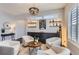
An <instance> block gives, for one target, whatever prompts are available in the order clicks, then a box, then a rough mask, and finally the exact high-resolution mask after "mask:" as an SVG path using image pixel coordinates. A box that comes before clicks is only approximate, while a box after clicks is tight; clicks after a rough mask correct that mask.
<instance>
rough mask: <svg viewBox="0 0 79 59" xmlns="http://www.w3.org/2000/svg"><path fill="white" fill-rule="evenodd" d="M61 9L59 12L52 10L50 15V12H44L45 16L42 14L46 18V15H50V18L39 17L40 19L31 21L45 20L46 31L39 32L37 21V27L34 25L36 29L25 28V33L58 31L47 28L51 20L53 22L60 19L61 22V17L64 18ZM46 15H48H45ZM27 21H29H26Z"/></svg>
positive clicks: (56, 28)
mask: <svg viewBox="0 0 79 59" xmlns="http://www.w3.org/2000/svg"><path fill="white" fill-rule="evenodd" d="M63 12H64V11H63V9H59V10H52V13H51V11H50V12H49V13H50V14H49V13H48V12H46V13H45V14H43V15H44V16H48V15H52V16H53V17H52V18H46V17H44V16H43V17H41V16H40V19H36V18H35V19H33V20H41V19H46V29H45V30H40V29H39V21H38V23H37V25H36V28H28V27H27V26H26V31H27V32H40V31H43V32H56V30H58V27H49V23H48V22H49V21H50V20H51V19H55V20H59V19H61V20H63V17H64V14H63ZM47 13H48V14H47ZM28 20H29V19H28Z"/></svg>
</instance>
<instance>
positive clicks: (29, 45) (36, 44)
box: [27, 41, 41, 48]
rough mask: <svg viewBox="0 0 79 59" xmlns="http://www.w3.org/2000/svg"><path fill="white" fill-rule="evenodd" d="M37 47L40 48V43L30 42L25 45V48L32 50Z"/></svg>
mask: <svg viewBox="0 0 79 59" xmlns="http://www.w3.org/2000/svg"><path fill="white" fill-rule="evenodd" d="M39 46H41V42H36V41H31V42H29V43H28V45H27V47H33V48H36V47H39Z"/></svg>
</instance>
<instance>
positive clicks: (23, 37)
mask: <svg viewBox="0 0 79 59" xmlns="http://www.w3.org/2000/svg"><path fill="white" fill-rule="evenodd" d="M22 39H23V45H25V46H26V45H27V43H28V42H31V41H34V38H33V37H32V36H29V35H26V36H22Z"/></svg>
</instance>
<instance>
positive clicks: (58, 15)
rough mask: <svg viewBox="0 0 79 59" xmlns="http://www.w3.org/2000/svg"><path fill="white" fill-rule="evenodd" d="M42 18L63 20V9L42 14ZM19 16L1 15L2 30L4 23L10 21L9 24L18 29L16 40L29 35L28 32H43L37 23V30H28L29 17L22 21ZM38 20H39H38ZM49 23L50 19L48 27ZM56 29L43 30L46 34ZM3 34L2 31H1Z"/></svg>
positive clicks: (0, 26)
mask: <svg viewBox="0 0 79 59" xmlns="http://www.w3.org/2000/svg"><path fill="white" fill-rule="evenodd" d="M40 15H41V16H47V15H52V16H53V18H54V19H62V20H63V9H58V10H51V11H50V12H49V11H48V12H46V13H45V12H44V14H43V15H42V14H40ZM18 17H19V16H17V17H16V16H15V17H14V18H13V15H8V14H5V13H4V14H2V13H0V30H1V28H2V26H3V23H4V22H6V21H8V22H13V23H14V24H15V25H16V27H15V34H16V35H15V38H20V37H22V36H24V35H26V34H27V32H28V31H42V30H39V22H38V23H37V28H32V29H28V28H27V25H26V23H27V18H28V20H29V17H27V16H26V19H21V18H20V17H19V18H18ZM46 19H47V18H46ZM36 20H38V19H36ZM48 21H49V19H47V21H46V25H48ZM54 30H55V29H54V28H53V27H51V28H50V27H48V26H47V27H46V30H43V31H46V32H53V31H54ZM0 33H1V31H0ZM1 39H2V38H1V36H0V40H1ZM6 39H10V38H6Z"/></svg>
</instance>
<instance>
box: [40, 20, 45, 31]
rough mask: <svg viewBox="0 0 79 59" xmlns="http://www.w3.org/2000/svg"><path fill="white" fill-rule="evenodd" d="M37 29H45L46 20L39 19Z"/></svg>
mask: <svg viewBox="0 0 79 59" xmlns="http://www.w3.org/2000/svg"><path fill="white" fill-rule="evenodd" d="M39 29H41V30H43V29H46V20H45V19H44V20H39Z"/></svg>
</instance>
